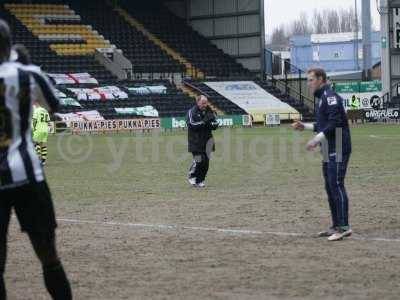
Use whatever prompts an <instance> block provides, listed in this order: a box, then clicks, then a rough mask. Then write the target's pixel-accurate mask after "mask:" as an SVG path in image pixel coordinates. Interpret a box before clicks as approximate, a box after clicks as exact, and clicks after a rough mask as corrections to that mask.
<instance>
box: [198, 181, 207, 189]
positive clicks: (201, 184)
mask: <svg viewBox="0 0 400 300" xmlns="http://www.w3.org/2000/svg"><path fill="white" fill-rule="evenodd" d="M197 187H200V188H204V187H206V184H205V183H204V181H203V182H199V183H198V184H197Z"/></svg>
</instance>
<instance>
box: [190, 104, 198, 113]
mask: <svg viewBox="0 0 400 300" xmlns="http://www.w3.org/2000/svg"><path fill="white" fill-rule="evenodd" d="M196 110H197V105H193V106H192V107H191V108H190V109H189V110H188V112H192V113H193V112H195V111H196Z"/></svg>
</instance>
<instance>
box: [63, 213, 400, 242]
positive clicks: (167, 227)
mask: <svg viewBox="0 0 400 300" xmlns="http://www.w3.org/2000/svg"><path fill="white" fill-rule="evenodd" d="M57 221H60V222H65V223H71V224H94V225H103V226H123V227H136V228H150V229H162V230H192V231H211V232H220V233H228V234H239V235H274V236H292V237H308V238H310V237H311V236H310V235H307V234H304V233H298V232H281V231H261V230H245V229H226V228H217V227H193V226H178V225H166V224H142V223H123V222H114V221H110V222H98V221H91V220H77V219H67V218H58V219H57ZM351 239H353V240H359V241H375V242H394V243H400V239H396V238H393V239H391V238H380V237H366V236H360V235H356V236H354V234H353V236H352V237H351Z"/></svg>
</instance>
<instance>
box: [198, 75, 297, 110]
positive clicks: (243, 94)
mask: <svg viewBox="0 0 400 300" xmlns="http://www.w3.org/2000/svg"><path fill="white" fill-rule="evenodd" d="M204 83H205V84H206V85H208V86H209V87H210V88H212V89H213V90H215V91H216V92H218V93H219V94H221V95H222V96H224V97H225V98H227V99H229V100H230V101H232V102H233V103H235V104H236V105H237V106H239V107H240V108H242V109H243V110H245V111H246V112H251V111H254V110H258V111H264V112H265V113H268V111H270V112H271V110H273V112H277V113H278V112H279V113H298V112H297V111H296V110H295V109H294V108H293V107H291V106H290V105H288V104H287V103H284V102H282V101H281V100H279V99H278V98H276V97H275V96H273V95H271V94H270V93H268V92H267V91H266V90H264V89H262V88H261V87H260V86H259V85H257V84H256V83H254V82H253V81H219V82H204Z"/></svg>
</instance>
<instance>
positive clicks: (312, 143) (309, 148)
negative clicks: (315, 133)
mask: <svg viewBox="0 0 400 300" xmlns="http://www.w3.org/2000/svg"><path fill="white" fill-rule="evenodd" d="M317 146H318V143H317V142H315V141H314V139H312V140H310V141H309V142H308V143H307V151H310V152H312V151H314V150H315V148H316V147H317Z"/></svg>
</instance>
